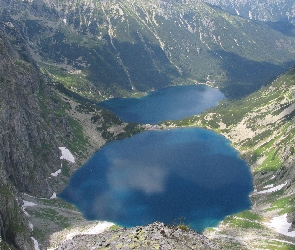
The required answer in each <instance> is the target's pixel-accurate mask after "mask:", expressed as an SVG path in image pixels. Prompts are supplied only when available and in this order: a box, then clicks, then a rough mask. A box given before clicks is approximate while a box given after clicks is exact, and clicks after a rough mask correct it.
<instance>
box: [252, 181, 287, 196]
mask: <svg viewBox="0 0 295 250" xmlns="http://www.w3.org/2000/svg"><path fill="white" fill-rule="evenodd" d="M287 184H288V182H287V181H286V182H285V183H284V184H281V185H278V186H275V187H272V188H269V189H266V190H262V191H259V192H257V194H267V193H272V192H277V191H279V190H281V189H282V188H283V187H284V186H286V185H287ZM266 187H267V186H266Z"/></svg>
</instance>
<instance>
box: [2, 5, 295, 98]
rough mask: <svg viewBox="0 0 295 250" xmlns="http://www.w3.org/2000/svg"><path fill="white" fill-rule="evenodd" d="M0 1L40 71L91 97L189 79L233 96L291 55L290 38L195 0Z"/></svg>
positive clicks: (271, 72)
mask: <svg viewBox="0 0 295 250" xmlns="http://www.w3.org/2000/svg"><path fill="white" fill-rule="evenodd" d="M0 6H1V10H0V11H1V14H2V15H1V21H2V24H3V25H4V26H5V27H14V28H16V29H19V30H20V32H22V36H23V38H24V39H25V40H26V41H27V45H28V47H29V49H30V53H31V55H32V57H33V58H34V59H35V60H36V61H37V62H38V65H39V66H40V67H41V68H42V70H43V73H45V74H48V75H49V76H51V77H52V78H53V79H55V80H56V81H60V82H62V83H63V84H64V85H65V86H66V87H67V88H69V89H71V90H73V91H75V92H77V93H80V94H81V95H83V96H85V97H87V98H90V99H94V100H102V99H105V98H108V97H109V96H122V95H124V96H126V95H130V94H132V93H134V92H145V91H149V90H153V89H159V88H163V87H165V86H168V85H172V84H188V83H193V82H207V83H209V84H211V85H214V86H218V87H220V88H221V89H222V91H223V92H224V93H225V94H226V95H227V96H229V97H233V98H236V97H239V96H244V95H246V94H249V93H251V92H253V91H255V90H257V89H259V88H260V87H261V86H262V85H263V84H266V83H268V81H269V79H271V77H273V76H275V75H277V74H279V73H281V72H283V71H284V70H285V69H287V68H288V67H289V66H290V65H291V64H293V62H294V59H295V52H294V50H293V47H294V43H295V37H292V36H288V35H284V34H282V33H281V32H280V31H277V30H275V29H272V28H270V27H269V26H268V25H266V24H263V23H257V22H253V21H250V20H247V19H243V18H241V17H238V16H233V15H230V14H228V13H225V12H223V11H222V10H220V9H217V8H212V7H210V6H209V5H207V4H206V3H203V2H201V1H192V0H190V1H164V0H162V1H160V0H149V1H134V0H125V1H118V0H112V1H87V0H85V1H80V2H77V3H76V2H73V1H66V0H62V1H50V2H46V1H45V2H42V1H32V2H21V3H20V2H18V1H16V0H12V1H6V0H1V1H0ZM245 76H247V77H246V78H245ZM233 84H234V85H233Z"/></svg>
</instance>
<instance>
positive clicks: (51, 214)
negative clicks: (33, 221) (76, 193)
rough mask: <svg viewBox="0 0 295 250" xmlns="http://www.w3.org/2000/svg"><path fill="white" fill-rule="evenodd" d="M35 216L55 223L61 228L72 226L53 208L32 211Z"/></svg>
mask: <svg viewBox="0 0 295 250" xmlns="http://www.w3.org/2000/svg"><path fill="white" fill-rule="evenodd" d="M31 213H32V214H34V216H36V217H38V218H41V219H44V220H45V221H46V220H50V221H52V222H54V223H55V224H56V225H58V226H59V227H61V228H67V227H68V226H70V223H69V219H68V218H67V217H65V216H62V215H60V214H59V213H58V212H57V211H56V210H55V209H52V208H39V209H38V210H33V211H31Z"/></svg>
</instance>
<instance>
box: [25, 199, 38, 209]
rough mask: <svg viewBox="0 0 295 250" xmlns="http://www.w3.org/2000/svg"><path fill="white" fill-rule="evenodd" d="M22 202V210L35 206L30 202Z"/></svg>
mask: <svg viewBox="0 0 295 250" xmlns="http://www.w3.org/2000/svg"><path fill="white" fill-rule="evenodd" d="M23 202H24V205H23V208H26V207H33V206H37V204H36V203H34V202H31V201H26V200H23Z"/></svg>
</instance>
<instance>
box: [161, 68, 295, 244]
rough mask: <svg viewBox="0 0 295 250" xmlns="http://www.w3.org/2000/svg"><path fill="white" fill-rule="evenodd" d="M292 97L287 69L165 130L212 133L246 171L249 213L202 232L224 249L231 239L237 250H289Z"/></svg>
mask: <svg viewBox="0 0 295 250" xmlns="http://www.w3.org/2000/svg"><path fill="white" fill-rule="evenodd" d="M294 95H295V68H294V67H293V68H291V69H290V70H288V71H287V72H286V73H284V74H282V75H280V76H278V77H277V78H276V79H275V80H274V81H273V82H272V83H271V84H270V85H268V86H266V87H264V88H262V89H261V90H260V91H257V92H255V93H253V94H251V95H249V96H248V97H246V98H244V99H241V100H238V101H224V102H221V103H220V105H219V106H217V107H215V108H212V109H211V110H209V111H208V112H206V113H203V114H201V115H199V116H195V117H190V118H187V119H184V120H182V121H178V122H173V121H172V122H167V124H166V125H169V126H202V127H206V128H210V129H213V130H215V131H217V132H218V133H221V134H223V135H224V136H225V137H227V138H228V139H230V141H231V142H232V144H233V146H234V147H235V148H237V149H238V150H239V151H240V152H241V156H242V157H243V158H244V159H245V160H246V161H247V162H248V163H249V165H250V166H251V170H252V172H253V177H254V191H253V193H252V194H251V200H252V203H253V207H252V209H251V211H247V212H243V213H240V214H238V215H235V216H229V217H228V218H227V219H226V220H225V221H224V222H223V223H222V224H221V225H220V226H219V227H218V228H217V229H214V230H208V231H207V232H206V235H207V236H208V237H209V238H212V239H214V240H216V242H219V243H221V242H223V243H222V244H223V245H224V246H225V248H230V247H232V246H233V238H232V235H236V237H235V239H234V241H235V242H236V244H237V245H238V246H239V249H264V248H266V249H272V248H271V247H273V248H275V249H293V248H294V244H295V242H294V237H295V231H294V229H295V206H294V200H295V193H294V190H295V185H294V180H295V175H294V171H295V168H294V164H295V155H294V140H295V133H294V132H295V125H294V124H295V123H294V114H295V104H294ZM241 229H242V231H241ZM257 235H259V237H257Z"/></svg>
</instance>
